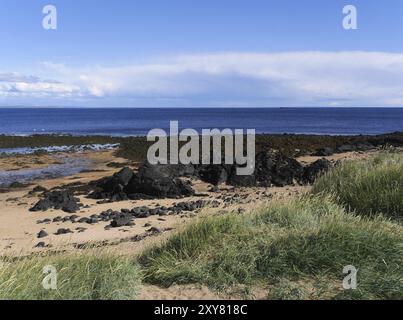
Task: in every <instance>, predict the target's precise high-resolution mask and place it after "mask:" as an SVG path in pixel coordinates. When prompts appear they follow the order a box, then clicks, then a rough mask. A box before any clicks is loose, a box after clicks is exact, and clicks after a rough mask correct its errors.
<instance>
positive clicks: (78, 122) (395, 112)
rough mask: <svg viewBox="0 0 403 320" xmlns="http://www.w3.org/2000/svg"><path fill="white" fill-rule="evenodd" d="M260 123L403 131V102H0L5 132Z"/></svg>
mask: <svg viewBox="0 0 403 320" xmlns="http://www.w3.org/2000/svg"><path fill="white" fill-rule="evenodd" d="M170 121H179V127H180V129H185V128H192V129H195V130H197V131H199V132H200V131H201V130H202V129H213V128H217V129H225V128H229V129H244V130H246V129H255V130H256V133H267V134H285V133H288V134H315V135H321V134H326V135H360V134H365V135H376V134H383V133H390V132H396V131H403V108H336V107H334V108H169V109H168V108H163V109H162V108H147V109H139V108H0V134H4V135H33V134H69V135H108V136H142V135H146V134H147V133H148V132H149V131H150V130H151V129H155V128H160V129H164V130H166V131H167V132H168V131H169V126H170Z"/></svg>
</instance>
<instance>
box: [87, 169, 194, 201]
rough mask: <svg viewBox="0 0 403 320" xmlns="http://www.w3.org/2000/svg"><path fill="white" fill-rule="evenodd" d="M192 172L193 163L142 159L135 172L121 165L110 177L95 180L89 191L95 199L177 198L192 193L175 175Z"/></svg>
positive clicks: (187, 185) (188, 185) (185, 174)
mask: <svg viewBox="0 0 403 320" xmlns="http://www.w3.org/2000/svg"><path fill="white" fill-rule="evenodd" d="M192 174H194V168H193V167H192V166H180V165H178V166H164V165H156V166H153V165H151V164H149V163H148V162H146V163H144V164H143V165H142V166H141V167H140V168H139V171H138V172H137V173H135V172H133V170H131V169H130V168H123V169H122V170H121V171H119V172H118V173H116V174H115V175H113V176H112V177H107V178H103V179H101V180H99V181H96V182H95V183H94V186H95V188H94V189H95V190H94V192H92V193H91V194H90V197H91V198H94V199H110V200H111V201H122V200H129V199H133V200H136V199H140V198H149V197H152V198H179V197H187V196H191V195H193V194H194V190H193V189H192V187H191V186H190V184H189V183H187V182H184V181H182V180H180V179H179V178H178V177H180V176H187V175H192Z"/></svg>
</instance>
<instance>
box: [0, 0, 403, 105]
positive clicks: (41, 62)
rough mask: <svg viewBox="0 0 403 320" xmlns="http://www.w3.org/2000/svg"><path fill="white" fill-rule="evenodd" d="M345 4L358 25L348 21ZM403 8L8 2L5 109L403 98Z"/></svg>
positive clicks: (366, 1)
mask: <svg viewBox="0 0 403 320" xmlns="http://www.w3.org/2000/svg"><path fill="white" fill-rule="evenodd" d="M47 4H52V5H55V6H56V8H57V10H58V29H57V30H56V31H50V30H44V29H43V28H42V18H43V16H44V15H43V14H42V8H43V7H44V6H45V5H47ZM347 4H353V5H355V6H356V7H357V10H358V27H359V29H358V30H351V31H346V30H344V29H343V28H342V20H343V14H342V9H343V7H344V6H345V5H347ZM402 14H403V2H402V1H401V0H388V1H384V2H382V1H377V0H355V1H354V0H350V1H344V0H326V1H323V0H299V1H296V0H261V1H260V0H249V1H247V0H231V1H230V0H220V1H217V0H215V1H212V0H187V1H185V0H114V1H112V0H102V1H99V0H98V1H96V0H80V1H78V0H48V1H39V0H30V1H26V0H1V1H0V43H1V45H0V48H1V50H0V106H20V105H24V106H89V107H93V106H105V107H108V106H109V107H113V106H116V107H119V106H121V107H129V106H132V107H153V106H155V107H165V106H166V107H170V106H172V107H174V106H179V107H181V106H185V107H189V106H251V107H254V106H262V107H264V106H267V107H276V106H278V107H284V106H402V105H403V91H402V89H400V88H403V81H402V80H403V41H401V34H402V31H403V20H402V19H401V16H402Z"/></svg>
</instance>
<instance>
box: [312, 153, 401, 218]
mask: <svg viewBox="0 0 403 320" xmlns="http://www.w3.org/2000/svg"><path fill="white" fill-rule="evenodd" d="M312 193H313V194H328V195H331V196H333V197H334V199H335V201H337V202H338V203H339V204H341V205H342V206H344V207H345V208H346V209H347V210H349V211H354V212H355V213H357V214H359V215H365V216H373V215H379V214H383V215H384V216H387V217H390V218H393V219H397V220H399V221H401V220H402V218H403V155H402V154H398V153H392V152H385V153H383V154H381V155H379V156H376V157H374V158H373V159H370V160H366V161H348V162H345V163H343V164H341V165H339V166H337V167H336V168H334V169H333V170H331V171H329V172H328V173H327V174H326V175H324V176H323V177H322V178H320V179H318V181H317V182H316V183H315V184H314V186H313V190H312Z"/></svg>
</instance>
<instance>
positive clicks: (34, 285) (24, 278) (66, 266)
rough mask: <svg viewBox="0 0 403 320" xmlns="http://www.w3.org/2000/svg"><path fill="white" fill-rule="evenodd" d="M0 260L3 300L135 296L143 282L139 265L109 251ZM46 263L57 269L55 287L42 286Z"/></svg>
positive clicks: (0, 290)
mask: <svg viewBox="0 0 403 320" xmlns="http://www.w3.org/2000/svg"><path fill="white" fill-rule="evenodd" d="M0 264H1V265H0V299H1V300H5V299H13V300H53V299H55V300H122V299H134V298H135V297H136V294H137V292H138V290H139V287H140V283H141V273H140V269H139V268H138V265H136V264H134V263H133V262H132V261H130V260H129V259H126V258H122V257H116V256H113V255H111V254H107V253H101V254H94V253H92V254H89V253H88V254H66V255H54V256H45V257H40V256H35V257H31V258H21V259H12V260H7V259H3V260H1V261H0ZM47 266H52V267H54V268H55V269H56V270H57V278H56V284H57V289H56V290H53V289H44V287H43V284H42V282H43V279H45V277H46V276H47V275H48V274H49V273H44V271H46V269H45V270H44V268H46V267H47ZM47 272H49V271H47ZM47 283H51V282H48V281H47Z"/></svg>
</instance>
